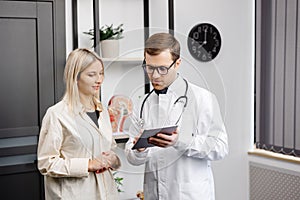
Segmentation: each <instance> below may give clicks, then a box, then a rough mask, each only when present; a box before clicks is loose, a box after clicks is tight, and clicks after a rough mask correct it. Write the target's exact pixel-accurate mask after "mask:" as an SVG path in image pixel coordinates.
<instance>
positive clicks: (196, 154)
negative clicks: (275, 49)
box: [125, 33, 228, 200]
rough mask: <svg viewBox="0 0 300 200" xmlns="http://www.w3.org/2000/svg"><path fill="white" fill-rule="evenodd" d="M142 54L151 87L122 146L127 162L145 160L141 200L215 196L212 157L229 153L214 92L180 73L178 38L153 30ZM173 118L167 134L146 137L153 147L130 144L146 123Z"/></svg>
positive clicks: (206, 199) (157, 124)
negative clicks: (170, 128)
mask: <svg viewBox="0 0 300 200" xmlns="http://www.w3.org/2000/svg"><path fill="white" fill-rule="evenodd" d="M144 56H145V65H144V70H145V72H146V73H147V74H148V77H149V80H150V81H151V83H152V86H153V88H154V89H153V91H151V92H150V93H149V94H147V95H145V97H144V98H142V99H141V102H140V103H139V104H136V106H135V107H134V112H133V120H132V124H131V126H130V130H129V132H130V135H131V136H130V139H129V140H128V142H127V144H126V150H125V152H126V156H127V160H128V161H129V162H130V163H131V164H133V165H142V164H145V173H144V196H145V200H174V199H181V200H196V199H197V200H214V199H215V194H214V180H213V174H212V170H211V164H210V161H213V160H219V159H222V158H224V157H225V156H226V155H227V154H228V141H227V134H226V130H225V127H224V124H223V121H222V118H221V115H220V110H219V105H218V102H217V100H216V97H215V95H214V94H212V93H211V92H209V91H208V90H206V89H204V88H200V87H198V86H196V85H194V84H192V83H190V82H188V81H187V80H186V79H185V78H183V77H181V76H180V75H179V74H178V69H179V66H180V63H181V59H180V44H179V42H178V41H177V40H176V39H175V38H174V37H173V36H172V35H171V34H168V33H156V34H154V35H152V36H151V37H150V38H149V39H148V40H147V41H146V44H145V50H144ZM137 119H138V120H137ZM175 124H176V125H178V128H177V129H176V131H174V132H172V134H171V135H167V134H164V133H157V134H156V136H155V137H150V138H149V139H148V142H149V143H151V144H153V145H155V146H154V147H148V148H140V149H133V150H132V146H133V145H134V144H135V143H136V141H137V139H138V138H139V137H140V134H141V133H142V131H143V130H144V129H150V128H157V127H163V126H169V125H175ZM141 125H142V126H141Z"/></svg>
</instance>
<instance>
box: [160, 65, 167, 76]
mask: <svg viewBox="0 0 300 200" xmlns="http://www.w3.org/2000/svg"><path fill="white" fill-rule="evenodd" d="M157 69H158V73H159V74H161V75H165V74H167V73H168V68H167V67H165V66H160V67H158V68H157Z"/></svg>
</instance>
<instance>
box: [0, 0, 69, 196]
mask: <svg viewBox="0 0 300 200" xmlns="http://www.w3.org/2000/svg"><path fill="white" fill-rule="evenodd" d="M53 7H54V6H53V2H51V1H50V2H37V1H34V2H30V1H0V30H1V31H0V44H1V45H0V60H1V63H0V94H1V103H0V111H1V112H0V194H1V199H11V200H13V199H31V200H34V199H38V200H40V199H43V192H42V191H43V183H42V176H41V175H40V173H39V172H38V170H37V165H36V150H37V141H38V134H39V128H40V125H41V119H42V117H43V115H44V113H45V111H46V109H47V108H48V107H49V106H50V105H52V104H54V103H55V87H56V86H55V74H54V72H55V62H56V61H55V53H54V44H55V42H54V41H55V40H54V38H55V37H54V34H55V32H54V25H53V24H54V23H53V19H54V17H53V13H54V12H53ZM63 20H64V19H63ZM62 56H64V55H62Z"/></svg>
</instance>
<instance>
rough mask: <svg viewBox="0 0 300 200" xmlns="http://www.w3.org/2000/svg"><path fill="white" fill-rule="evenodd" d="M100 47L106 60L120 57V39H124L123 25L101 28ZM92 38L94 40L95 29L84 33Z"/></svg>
mask: <svg viewBox="0 0 300 200" xmlns="http://www.w3.org/2000/svg"><path fill="white" fill-rule="evenodd" d="M99 31H100V46H101V55H102V57H104V58H114V57H117V56H119V39H122V38H123V24H120V25H119V26H117V27H114V26H113V24H111V25H110V26H108V25H105V26H102V27H101V28H100V30H99ZM83 33H85V34H88V35H90V36H92V38H91V39H92V40H93V39H94V29H90V30H89V31H88V32H83Z"/></svg>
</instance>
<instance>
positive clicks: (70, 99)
mask: <svg viewBox="0 0 300 200" xmlns="http://www.w3.org/2000/svg"><path fill="white" fill-rule="evenodd" d="M97 60H98V61H100V63H101V65H102V66H103V67H104V65H103V61H102V60H101V58H100V57H99V56H98V55H97V54H96V53H95V52H93V51H91V50H89V49H86V48H79V49H75V50H73V51H72V52H71V53H70V54H69V56H68V58H67V62H66V66H65V71H64V81H65V84H66V90H65V94H64V99H65V100H66V101H67V104H68V106H69V108H70V109H71V111H73V109H74V107H76V106H78V105H79V103H80V98H79V91H78V86H77V80H78V78H79V76H80V73H81V72H83V71H84V70H85V69H86V68H88V67H89V66H90V65H91V64H93V63H94V62H95V61H97ZM99 95H100V94H98V95H96V96H95V98H96V100H98V101H99ZM95 103H96V102H95Z"/></svg>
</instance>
